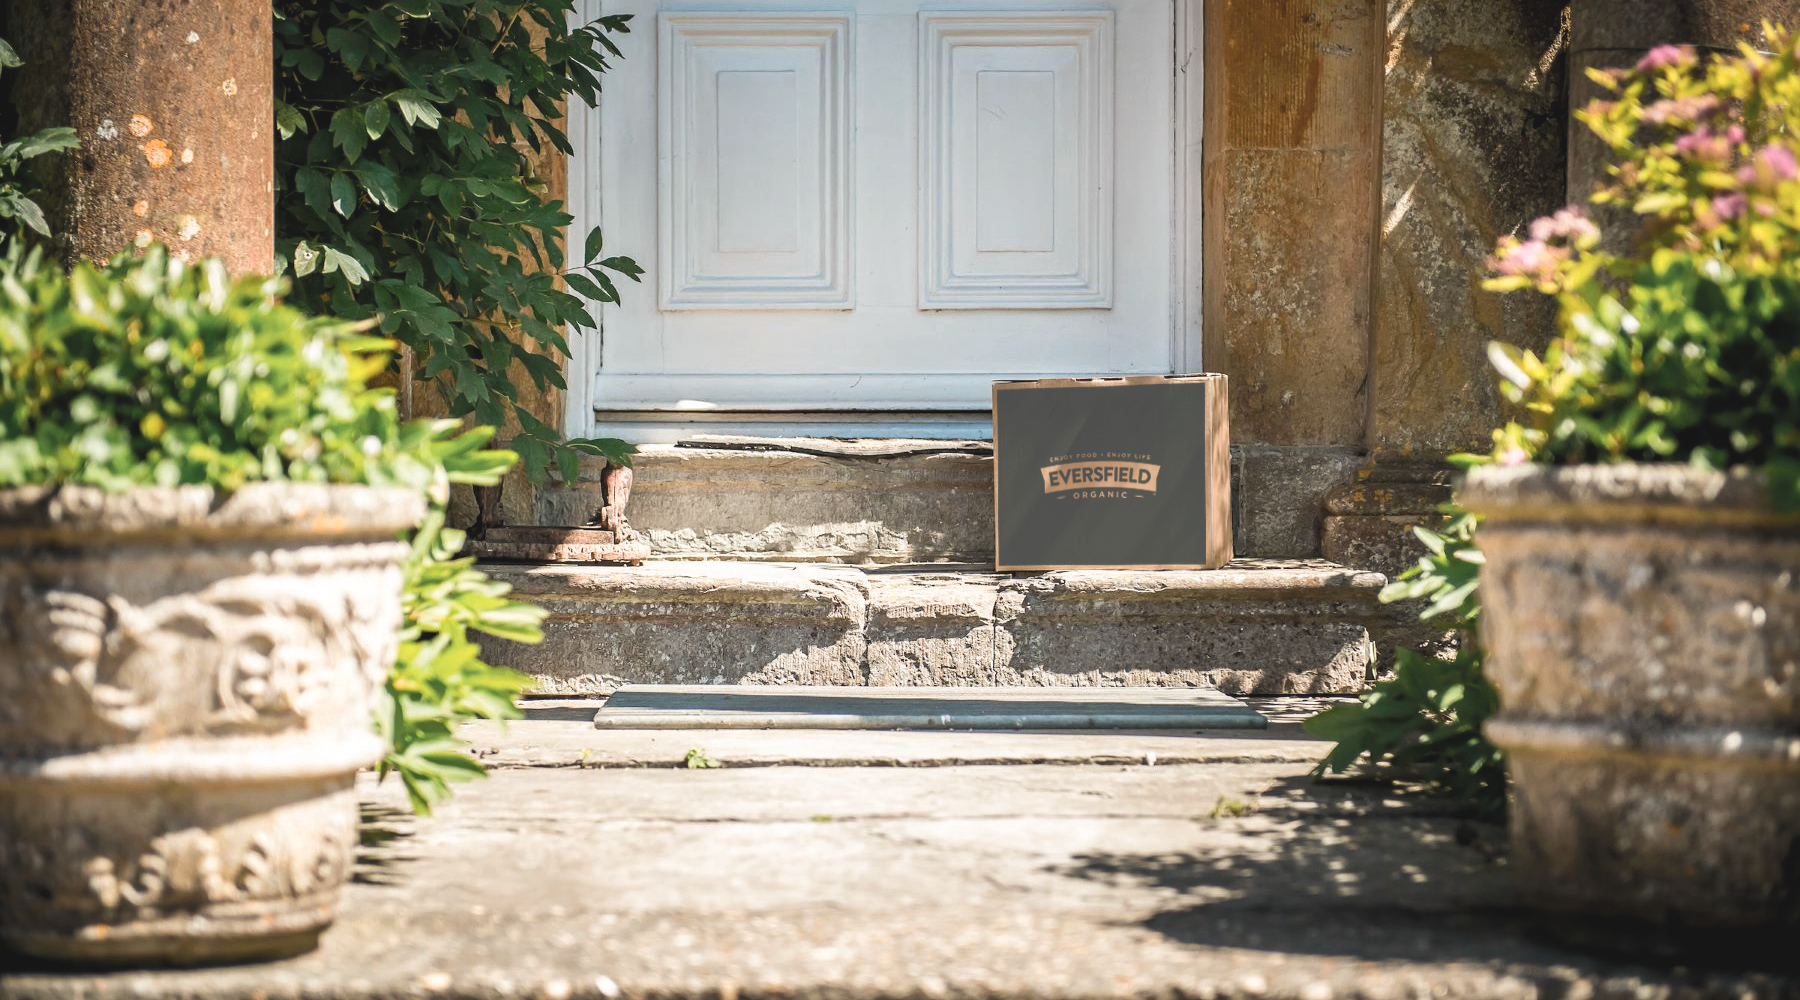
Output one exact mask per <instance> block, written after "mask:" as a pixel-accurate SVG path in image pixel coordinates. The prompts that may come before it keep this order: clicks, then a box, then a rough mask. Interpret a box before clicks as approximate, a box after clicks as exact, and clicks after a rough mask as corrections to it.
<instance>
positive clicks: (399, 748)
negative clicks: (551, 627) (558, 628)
mask: <svg viewBox="0 0 1800 1000" xmlns="http://www.w3.org/2000/svg"><path fill="white" fill-rule="evenodd" d="M456 425H457V421H454V420H450V421H439V422H436V423H434V424H426V423H425V422H423V421H419V422H415V423H414V424H410V425H408V427H407V429H406V431H405V433H406V434H408V435H415V436H416V435H420V434H422V433H426V432H429V436H428V438H427V441H426V442H421V443H420V444H421V445H423V446H425V447H429V448H430V449H431V453H432V455H433V458H434V460H435V462H436V463H437V464H438V465H439V466H441V467H442V468H444V469H445V470H446V478H447V479H448V480H449V481H451V482H465V483H474V484H476V485H491V484H492V483H495V482H498V481H499V479H500V476H501V474H502V473H504V472H505V471H506V469H507V468H508V467H509V466H511V465H512V463H513V461H514V456H513V455H512V453H511V452H505V451H500V452H496V451H484V450H482V449H481V445H482V444H484V443H485V442H486V441H487V439H488V438H489V437H490V436H491V435H492V434H493V429H492V428H488V427H483V428H478V429H477V430H474V431H470V432H467V433H465V434H461V435H458V436H456V437H450V436H449V433H450V431H451V430H453V429H454V428H455V427H456ZM410 443H411V442H409V444H410ZM415 446H418V445H415ZM462 544H463V533H462V532H460V531H457V530H455V529H453V528H448V527H445V525H444V506H443V505H442V504H434V505H433V506H432V508H431V510H430V512H429V513H427V514H426V515H425V522H424V523H423V524H421V525H420V526H419V528H418V530H417V531H416V532H414V534H413V538H412V553H411V556H410V557H409V558H408V559H407V563H406V587H405V591H404V600H403V605H402V611H403V615H404V618H405V622H404V624H403V626H402V627H401V631H400V651H399V656H398V658H397V662H396V663H395V665H394V669H393V671H392V672H391V673H389V675H388V678H387V683H386V684H385V685H383V687H382V692H381V702H380V705H379V707H378V708H377V710H376V728H377V729H378V730H379V731H380V733H381V735H382V737H383V739H384V740H386V742H387V747H388V750H387V753H386V755H385V756H384V757H383V758H382V760H381V764H380V768H379V773H380V775H381V776H382V777H384V778H385V777H386V776H387V775H389V774H394V773H397V774H399V776H400V780H401V782H402V783H403V784H405V786H406V794H407V797H408V798H409V799H410V800H411V801H412V806H413V809H414V811H416V812H419V813H429V812H431V808H432V806H434V805H436V804H437V803H439V802H441V801H443V799H444V798H445V797H447V796H448V795H449V794H450V787H449V786H450V783H451V782H457V781H467V780H469V779H471V778H477V777H480V776H481V775H482V774H483V773H484V769H483V768H482V766H481V764H480V763H479V762H477V761H475V760H474V759H473V758H471V757H470V756H468V754H467V753H465V752H464V743H463V741H462V740H460V739H458V738H457V736H456V727H457V726H459V725H460V724H462V723H463V722H466V721H469V720H471V719H516V718H518V717H519V715H520V712H519V710H518V708H517V707H516V706H515V704H514V699H515V698H517V697H518V696H519V695H520V694H521V693H523V692H524V691H525V690H526V689H527V688H529V687H530V686H531V678H529V677H527V676H525V675H524V674H521V673H519V672H518V671H516V670H509V669H507V668H505V667H495V666H492V665H490V664H488V663H485V662H483V661H482V659H481V647H480V646H479V645H478V644H477V641H476V637H475V635H474V633H476V632H482V633H486V634H488V635H492V636H496V637H498V638H502V639H511V640H513V641H515V642H526V643H534V642H538V641H540V640H541V639H542V638H543V632H542V631H541V629H540V625H541V624H542V623H543V620H544V616H545V611H544V609H542V608H540V607H538V606H537V605H535V604H529V603H526V602H524V601H518V600H514V599H512V598H510V597H508V596H507V595H508V594H509V593H510V591H511V590H512V587H511V586H510V585H509V584H505V583H501V582H499V581H497V580H494V579H492V578H490V577H489V576H488V575H487V574H486V573H483V572H481V571H480V570H478V569H476V568H475V565H474V564H475V560H473V559H466V558H457V552H458V550H460V549H461V548H462Z"/></svg>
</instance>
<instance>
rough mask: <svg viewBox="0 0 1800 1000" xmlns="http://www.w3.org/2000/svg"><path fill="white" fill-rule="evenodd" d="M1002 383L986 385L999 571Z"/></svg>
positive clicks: (995, 561) (998, 570)
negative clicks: (992, 454) (992, 450)
mask: <svg viewBox="0 0 1800 1000" xmlns="http://www.w3.org/2000/svg"><path fill="white" fill-rule="evenodd" d="M1003 388H1005V385H1004V383H1000V382H994V383H991V384H990V385H989V387H988V420H989V422H991V423H992V424H993V427H992V428H991V429H990V430H989V431H988V439H989V440H990V441H992V442H993V446H994V457H993V460H992V461H990V462H988V467H989V468H990V469H992V470H993V471H994V482H993V485H992V486H991V487H989V488H988V492H989V493H991V494H993V500H994V572H996V573H998V572H1000V390H1001V389H1003Z"/></svg>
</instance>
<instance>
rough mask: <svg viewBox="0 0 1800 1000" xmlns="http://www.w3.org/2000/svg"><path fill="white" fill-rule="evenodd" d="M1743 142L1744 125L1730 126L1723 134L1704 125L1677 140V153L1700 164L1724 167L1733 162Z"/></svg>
mask: <svg viewBox="0 0 1800 1000" xmlns="http://www.w3.org/2000/svg"><path fill="white" fill-rule="evenodd" d="M1743 141H1744V127H1743V126H1742V125H1735V124H1734V125H1728V126H1726V128H1725V130H1724V131H1723V132H1715V131H1713V130H1712V129H1710V128H1707V127H1706V126H1705V125H1702V126H1700V127H1698V128H1696V129H1694V130H1693V131H1692V132H1689V133H1688V134H1686V135H1684V136H1682V137H1681V138H1679V139H1676V140H1675V151H1676V152H1677V153H1680V154H1681V155H1682V156H1685V157H1687V158H1688V159H1690V160H1694V161H1696V162H1699V163H1704V164H1708V165H1711V166H1724V165H1725V164H1727V163H1730V162H1731V159H1732V157H1733V156H1734V155H1735V154H1736V153H1737V148H1738V146H1740V145H1742V144H1743Z"/></svg>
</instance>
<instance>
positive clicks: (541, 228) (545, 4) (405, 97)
mask: <svg viewBox="0 0 1800 1000" xmlns="http://www.w3.org/2000/svg"><path fill="white" fill-rule="evenodd" d="M572 11H573V3H572V0H392V2H383V0H326V2H313V0H306V2H300V0H278V2H277V3H276V4H275V14H276V18H275V55H276V69H275V74H276V97H277V101H276V107H275V110H276V125H277V132H278V135H279V139H278V141H277V144H276V161H277V166H276V175H277V176H276V232H277V235H278V237H279V239H278V244H277V259H278V261H279V262H280V266H282V267H284V268H287V267H291V269H292V272H293V274H294V275H295V295H296V297H297V299H299V300H300V301H301V303H302V304H303V305H306V306H308V307H310V308H314V309H316V310H319V311H321V312H329V313H332V314H335V315H337V316H340V317H344V318H348V319H364V318H376V319H377V320H378V322H379V324H380V330H381V332H382V333H384V334H386V335H389V336H392V337H394V338H396V339H398V340H399V341H401V342H402V343H404V344H406V345H407V346H409V347H411V348H412V350H413V353H414V355H415V357H416V359H417V364H418V368H417V370H416V371H415V372H414V373H413V374H415V375H416V376H417V377H419V378H422V379H427V380H430V381H431V382H432V383H433V384H434V385H436V386H437V387H438V389H439V391H440V392H442V394H443V395H444V398H445V400H446V402H447V404H448V406H449V412H450V413H451V414H452V415H453V416H463V415H473V416H474V418H475V420H476V421H477V422H478V423H482V424H487V425H490V426H496V427H497V426H501V425H503V424H504V423H505V422H506V418H507V417H508V416H509V415H510V416H515V417H516V418H517V419H518V421H519V424H520V429H521V432H520V434H519V435H518V436H517V437H515V438H514V439H513V440H512V447H513V448H514V449H515V450H516V451H518V453H519V454H520V456H521V457H522V458H523V459H524V461H525V467H526V471H527V473H528V475H529V476H530V477H531V479H532V480H533V481H541V480H542V479H543V477H544V474H545V472H546V470H547V468H548V466H549V464H550V463H551V462H553V461H554V462H556V463H557V464H558V465H559V466H560V469H561V471H562V474H563V476H564V478H565V479H566V480H569V481H573V479H574V478H575V471H576V463H577V460H578V458H579V455H580V454H582V453H586V454H594V455H604V456H606V457H608V458H610V459H612V460H614V461H617V462H628V461H629V455H630V454H631V451H632V449H631V447H630V446H629V445H627V444H625V443H624V442H621V441H615V440H611V439H598V440H581V441H570V442H563V441H562V439H561V437H560V435H558V434H557V432H556V431H555V430H554V429H553V428H551V427H549V426H547V425H545V424H544V423H543V422H542V421H541V420H539V419H537V418H535V417H533V416H532V415H531V414H530V413H528V412H526V411H525V410H524V409H521V408H519V407H518V406H517V405H516V404H517V403H518V389H517V387H516V386H515V385H514V383H513V381H512V380H513V378H514V372H513V366H514V364H515V363H516V364H517V365H519V366H520V367H522V368H523V369H524V371H525V373H526V375H527V376H528V377H529V378H530V379H531V381H532V383H533V384H534V385H535V386H536V387H537V388H538V389H539V390H540V391H542V390H544V389H545V388H546V387H550V386H554V387H557V388H563V387H564V380H563V376H562V372H561V370H560V365H559V362H558V361H557V359H556V358H554V357H552V356H550V355H549V354H547V353H537V352H536V351H534V350H533V349H532V348H531V345H530V343H528V342H527V340H528V339H529V341H532V342H535V344H536V345H537V346H538V349H539V350H543V349H546V348H551V349H555V350H557V351H561V352H564V353H566V352H567V343H566V342H565V340H564V337H563V331H564V330H566V329H580V328H591V327H593V325H594V321H593V320H592V318H591V317H590V316H589V315H588V311H587V308H588V307H587V304H586V303H585V302H584V301H583V300H582V298H581V297H578V296H577V295H576V294H571V293H570V292H569V291H565V290H564V289H562V288H559V287H558V284H557V276H558V273H559V272H564V269H565V266H566V265H568V264H571V263H572V264H573V265H574V266H573V267H572V268H569V269H568V270H567V271H566V273H563V277H564V278H565V279H566V281H567V283H568V287H569V288H571V289H573V290H574V291H575V292H578V293H580V294H581V295H584V296H587V297H588V298H590V299H594V300H598V301H603V302H616V301H618V294H619V293H618V289H617V287H616V285H615V284H614V280H613V275H624V276H626V277H629V278H631V279H633V280H637V278H638V276H639V275H640V274H642V269H641V268H639V267H638V266H637V264H636V263H634V262H633V261H631V260H630V259H629V258H626V257H617V256H608V255H607V254H606V252H605V251H604V250H603V248H602V246H601V238H600V232H599V230H597V229H596V230H595V231H593V232H592V233H590V234H588V236H587V239H586V241H585V243H584V244H583V247H582V249H583V253H582V256H581V257H580V259H579V260H577V261H573V262H570V261H566V260H565V258H564V251H563V249H562V247H561V244H560V240H561V234H562V230H563V228H564V227H566V226H567V225H568V224H569V222H570V217H569V215H568V213H566V212H564V211H563V206H562V203H561V202H557V201H550V200H547V199H546V197H545V194H544V184H543V181H542V180H541V179H540V178H538V177H536V176H535V175H534V174H533V172H532V166H531V161H530V159H529V157H528V155H527V151H528V150H532V151H537V150H543V149H545V148H546V147H554V148H555V149H557V150H561V151H562V152H564V153H569V152H571V149H570V146H569V142H568V139H567V137H566V136H565V135H564V133H563V131H562V129H561V128H560V127H559V125H558V123H557V121H558V117H559V113H558V110H557V108H558V106H559V104H560V103H561V102H563V101H565V100H579V101H584V102H586V103H588V104H590V105H592V104H593V103H594V101H595V100H596V99H597V98H598V96H599V93H600V74H601V73H602V72H604V71H605V69H606V67H607V59H608V58H609V57H616V56H617V55H618V54H619V51H618V49H617V47H616V46H615V45H614V44H613V42H612V40H611V39H610V38H609V37H608V36H609V35H612V34H615V33H620V32H624V31H627V30H629V26H628V23H627V22H628V21H629V17H628V16H625V15H615V16H610V17H603V18H601V19H600V20H598V21H596V22H595V23H593V24H590V25H586V26H583V27H579V28H571V27H570V26H569V18H570V15H571V13H572ZM534 30H535V31H536V32H537V33H538V34H539V35H540V36H541V38H542V39H543V40H542V41H541V42H540V43H536V44H534V42H533V31H534Z"/></svg>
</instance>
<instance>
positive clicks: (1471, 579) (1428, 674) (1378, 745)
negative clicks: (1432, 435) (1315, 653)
mask: <svg viewBox="0 0 1800 1000" xmlns="http://www.w3.org/2000/svg"><path fill="white" fill-rule="evenodd" d="M1448 512H1449V513H1451V515H1452V516H1451V519H1450V521H1449V523H1448V524H1446V525H1445V526H1444V530H1443V532H1442V533H1438V532H1433V531H1430V530H1427V529H1425V528H1415V529H1413V530H1414V531H1415V532H1416V533H1417V534H1418V536H1419V539H1420V541H1422V542H1424V543H1425V545H1426V547H1427V548H1428V549H1429V550H1430V551H1429V552H1428V553H1427V554H1426V555H1425V556H1424V557H1423V558H1421V559H1420V560H1419V563H1418V565H1416V566H1414V567H1412V568H1411V569H1408V570H1407V571H1406V572H1405V573H1402V574H1401V575H1400V578H1399V579H1398V580H1396V581H1395V582H1393V583H1392V584H1389V585H1388V587H1387V588H1386V589H1385V590H1383V591H1382V593H1381V599H1382V600H1383V601H1401V600H1419V599H1424V600H1428V601H1430V602H1431V603H1430V604H1429V605H1427V606H1426V608H1425V610H1424V611H1423V612H1422V613H1421V615H1420V617H1422V618H1424V619H1427V620H1430V621H1434V622H1438V623H1441V624H1442V625H1443V626H1444V627H1445V628H1447V629H1455V630H1458V631H1460V632H1462V633H1463V635H1462V636H1461V638H1462V643H1461V649H1460V650H1459V651H1458V653H1457V655H1456V659H1455V660H1440V659H1436V658H1434V657H1428V656H1421V655H1420V654H1418V653H1416V652H1414V651H1412V650H1410V649H1403V650H1401V651H1400V655H1399V657H1398V658H1397V660H1396V662H1395V664H1394V676H1393V677H1392V678H1390V679H1388V680H1385V681H1381V682H1379V683H1377V684H1375V685H1374V686H1372V687H1371V688H1370V689H1369V690H1368V691H1367V692H1365V693H1364V694H1363V696H1362V698H1361V700H1360V701H1359V702H1358V703H1356V704H1354V705H1349V704H1346V705H1338V706H1335V707H1332V708H1329V709H1326V710H1325V711H1323V712H1320V713H1319V714H1318V715H1315V716H1313V717H1312V718H1310V719H1308V720H1306V724H1305V725H1306V731H1307V732H1309V733H1311V734H1312V735H1314V736H1318V737H1320V738H1322V739H1328V740H1334V741H1336V742H1337V746H1336V748H1334V749H1333V750H1332V751H1331V754H1330V755H1329V756H1327V757H1326V758H1325V759H1324V760H1323V761H1321V762H1320V763H1319V766H1318V767H1316V768H1314V769H1313V775H1314V776H1315V777H1318V776H1322V775H1324V774H1325V773H1326V772H1328V771H1329V772H1337V773H1341V772H1343V771H1345V770H1348V769H1350V768H1351V767H1354V766H1356V765H1357V764H1359V763H1361V762H1363V761H1364V758H1365V757H1366V758H1367V761H1368V763H1369V764H1371V765H1373V766H1374V767H1376V768H1378V769H1379V771H1380V773H1383V774H1384V775H1386V776H1388V777H1391V778H1396V779H1406V780H1414V781H1421V782H1424V783H1425V784H1427V785H1429V786H1431V787H1432V788H1434V789H1436V790H1437V791H1439V792H1442V793H1444V794H1446V795H1448V796H1450V797H1451V798H1452V799H1454V800H1455V801H1456V802H1457V803H1459V804H1460V805H1461V806H1462V807H1463V808H1465V809H1467V810H1468V811H1469V812H1470V813H1472V814H1474V815H1476V816H1479V817H1482V818H1488V819H1493V818H1498V817H1500V816H1502V815H1504V814H1505V812H1506V769H1505V765H1504V761H1503V760H1502V758H1501V755H1500V751H1499V750H1498V749H1497V748H1496V747H1494V745H1493V744H1491V743H1489V742H1488V741H1487V740H1486V739H1485V738H1484V737H1483V736H1482V735H1481V724H1482V723H1483V722H1484V721H1486V720H1487V718H1488V717H1489V716H1491V715H1493V714H1494V712H1495V710H1496V709H1497V708H1498V707H1499V697H1498V693H1497V692H1496V691H1495V690H1494V686H1493V683H1492V682H1491V681H1489V680H1488V678H1487V675H1486V673H1484V672H1483V670H1482V655H1481V650H1480V647H1479V645H1478V644H1477V643H1476V638H1475V632H1474V629H1475V626H1476V624H1477V622H1478V620H1479V617H1480V613H1481V606H1480V603H1479V591H1478V588H1477V578H1478V573H1479V571H1480V568H1481V552H1480V550H1479V549H1477V548H1475V546H1474V543H1473V541H1472V539H1473V537H1474V534H1475V526H1476V523H1477V519H1476V517H1475V515H1473V514H1470V513H1467V512H1464V511H1457V510H1450V511H1448Z"/></svg>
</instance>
